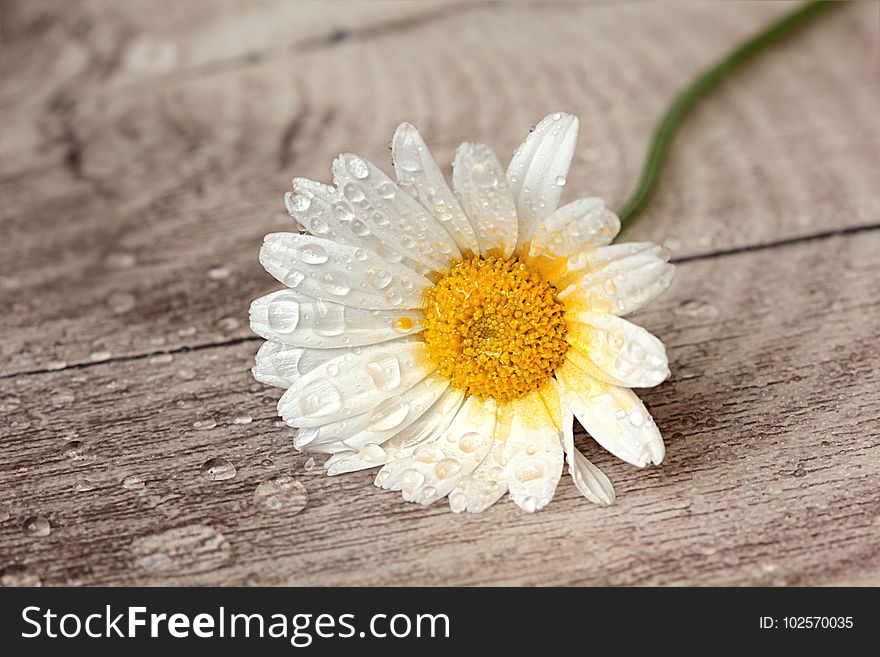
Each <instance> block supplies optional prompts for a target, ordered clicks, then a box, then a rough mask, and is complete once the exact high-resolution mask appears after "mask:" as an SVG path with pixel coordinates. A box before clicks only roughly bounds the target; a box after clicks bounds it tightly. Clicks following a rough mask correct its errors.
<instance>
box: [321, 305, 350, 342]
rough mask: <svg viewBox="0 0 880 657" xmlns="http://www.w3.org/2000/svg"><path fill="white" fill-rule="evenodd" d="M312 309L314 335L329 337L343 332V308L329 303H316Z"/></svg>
mask: <svg viewBox="0 0 880 657" xmlns="http://www.w3.org/2000/svg"><path fill="white" fill-rule="evenodd" d="M314 308H315V319H314V324H313V326H314V329H315V333H317V334H318V335H323V336H327V337H331V336H334V335H341V334H342V333H344V332H345V306H343V305H341V304H338V303H332V302H329V301H316V302H315V304H314Z"/></svg>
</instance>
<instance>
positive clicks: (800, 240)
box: [0, 224, 880, 380]
mask: <svg viewBox="0 0 880 657" xmlns="http://www.w3.org/2000/svg"><path fill="white" fill-rule="evenodd" d="M877 229H880V224H869V225H866V226H852V227H849V228H841V229H840V230H828V231H823V232H821V233H814V234H812V235H804V236H801V237H791V238H787V239H781V240H776V241H773V242H765V243H762V244H750V245H748V246H739V247H734V248H730V249H719V250H716V251H711V252H708V253H698V254H695V255H690V256H683V257H681V258H672V259H671V260H670V262H672V263H673V264H675V265H683V264H688V263H691V262H700V261H703V260H711V259H713V258H723V257H727V256H733V255H739V254H741V253H753V252H756V251H769V250H772V249H782V248H785V247H788V246H794V245H797V244H804V243H808V242H816V241H821V240H827V239H832V238H835V237H849V236H853V235H860V234H862V233H868V232H872V231H875V230H877ZM260 340H263V338H261V337H259V336H256V335H254V336H248V337H243V338H234V339H231V340H222V341H220V342H206V343H203V344H198V345H192V346H189V345H187V346H184V347H178V348H175V349H157V350H153V351H148V352H144V353H140V354H129V355H127V356H115V357H112V358H107V359H104V360H99V361H88V362H82V363H73V364H68V365H66V366H65V367H60V368H57V369H49V368H40V369H34V370H26V371H24V372H13V373H11V374H3V375H0V380H4V379H14V378H16V377H19V376H35V375H39V374H52V373H56V372H67V371H75V370H84V369H88V368H90V367H98V366H100V365H106V364H108V363H125V362H132V361H139V360H144V359H146V358H152V357H153V356H160V355H162V354H184V353H190V352H194V351H206V350H209V349H219V348H222V347H231V346H234V345H238V344H243V343H246V342H256V341H260Z"/></svg>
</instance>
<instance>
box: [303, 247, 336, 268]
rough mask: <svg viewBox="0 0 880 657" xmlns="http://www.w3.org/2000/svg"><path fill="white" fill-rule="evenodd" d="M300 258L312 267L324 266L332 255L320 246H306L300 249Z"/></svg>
mask: <svg viewBox="0 0 880 657" xmlns="http://www.w3.org/2000/svg"><path fill="white" fill-rule="evenodd" d="M299 257H300V258H302V261H303V262H305V263H307V264H310V265H323V264H324V263H325V262H327V261H328V260H329V259H330V255H329V254H328V253H327V249H325V248H324V247H323V246H321V245H320V244H305V245H303V246H301V247H300V249H299Z"/></svg>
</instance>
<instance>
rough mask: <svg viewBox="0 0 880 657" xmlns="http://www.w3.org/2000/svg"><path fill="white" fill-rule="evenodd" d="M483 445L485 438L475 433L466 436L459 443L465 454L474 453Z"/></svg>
mask: <svg viewBox="0 0 880 657" xmlns="http://www.w3.org/2000/svg"><path fill="white" fill-rule="evenodd" d="M482 444H483V437H482V436H481V435H480V434H478V433H477V432H475V431H471V432H468V433H466V434H464V435H463V436H462V437H461V439H460V440H459V441H458V446H459V447H460V448H461V451H463V452H474V451H476V450H478V449H479V448H480V445H482Z"/></svg>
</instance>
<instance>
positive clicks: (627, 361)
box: [565, 312, 669, 388]
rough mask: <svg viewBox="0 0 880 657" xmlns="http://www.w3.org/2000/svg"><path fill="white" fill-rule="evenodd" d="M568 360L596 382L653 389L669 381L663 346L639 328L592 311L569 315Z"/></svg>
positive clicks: (567, 317)
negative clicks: (598, 380)
mask: <svg viewBox="0 0 880 657" xmlns="http://www.w3.org/2000/svg"><path fill="white" fill-rule="evenodd" d="M565 317H566V324H567V327H568V330H567V331H566V338H567V339H568V341H569V343H570V344H571V345H572V348H571V349H570V350H569V351H568V354H567V357H568V358H571V359H572V360H573V362H574V363H575V364H576V365H577V366H578V367H580V368H581V369H582V370H584V371H586V372H587V373H589V374H590V375H591V376H594V377H595V378H597V379H600V380H602V381H606V382H607V383H611V384H613V385H617V386H624V387H627V388H650V387H653V386H656V385H658V384H660V383H662V382H663V381H665V380H666V377H667V376H668V375H669V360H668V359H667V357H666V349H665V348H664V346H663V343H662V342H660V340H658V339H657V338H656V337H654V336H653V335H651V334H650V333H649V332H648V331H646V330H645V329H643V328H642V327H640V326H636V325H635V324H633V323H631V322H628V321H626V320H625V319H621V318H620V317H615V316H614V315H606V314H600V313H591V312H576V313H567V314H566V316H565Z"/></svg>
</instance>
